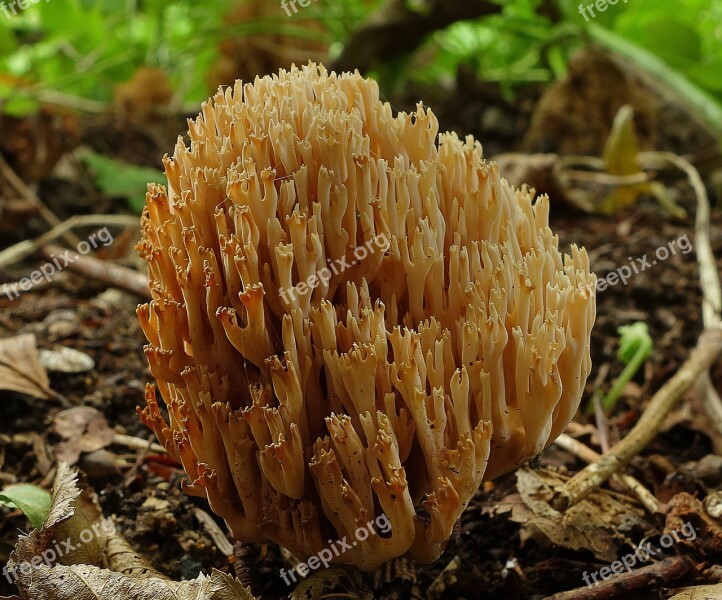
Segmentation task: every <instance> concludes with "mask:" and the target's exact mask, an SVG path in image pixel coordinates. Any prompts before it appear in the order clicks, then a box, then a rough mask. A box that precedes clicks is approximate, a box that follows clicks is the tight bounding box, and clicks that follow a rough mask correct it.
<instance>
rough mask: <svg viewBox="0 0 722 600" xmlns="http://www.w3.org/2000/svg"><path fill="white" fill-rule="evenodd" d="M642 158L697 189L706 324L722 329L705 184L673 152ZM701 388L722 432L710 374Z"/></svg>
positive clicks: (719, 401)
mask: <svg viewBox="0 0 722 600" xmlns="http://www.w3.org/2000/svg"><path fill="white" fill-rule="evenodd" d="M639 157H640V160H641V161H642V163H647V164H646V165H645V166H646V167H647V168H650V167H655V166H656V167H659V166H660V165H662V166H663V165H672V166H674V167H676V168H678V169H680V170H681V171H683V172H684V173H685V174H686V175H687V179H688V180H689V183H690V185H691V186H692V189H694V193H695V196H696V197H697V211H696V213H695V224H694V242H695V253H696V254H697V263H698V264H699V285H700V288H701V289H702V322H703V323H704V327H705V329H714V328H719V327H722V283H720V276H719V271H718V270H717V263H716V261H715V258H714V253H713V252H712V244H711V243H710V222H709V221H710V208H709V198H708V197H707V190H706V188H705V187H704V182H703V181H702V178H701V177H700V176H699V172H698V171H697V169H695V168H694V166H693V165H692V164H691V163H689V162H688V161H686V160H685V159H684V158H682V157H680V156H677V155H676V154H672V153H671V152H644V153H642V154H640V155H639ZM699 384H700V389H701V391H702V401H703V403H704V407H705V412H706V413H707V415H708V416H709V418H710V421H712V423H713V424H714V425H715V427H717V430H718V431H720V432H722V398H720V396H719V394H718V393H717V390H716V389H715V387H714V385H713V384H712V379H711V378H710V376H709V373H707V372H705V373H703V374H702V376H701V377H700V381H699Z"/></svg>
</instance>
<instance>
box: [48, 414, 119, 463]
mask: <svg viewBox="0 0 722 600" xmlns="http://www.w3.org/2000/svg"><path fill="white" fill-rule="evenodd" d="M53 431H55V433H57V434H58V435H59V436H60V437H61V438H62V441H61V442H60V443H58V444H57V446H55V456H56V458H57V459H58V460H60V461H63V462H67V463H70V464H74V463H75V462H77V460H78V458H79V457H80V453H81V452H95V451H96V450H100V449H101V448H105V447H106V446H108V445H109V444H111V443H112V442H113V438H114V437H115V431H113V429H112V428H111V427H110V426H109V425H108V422H107V421H106V420H105V417H104V416H103V413H102V412H100V411H99V410H97V409H95V408H92V407H90V406H76V407H73V408H69V409H67V410H64V411H61V412H59V413H58V414H57V415H56V416H55V419H54V420H53Z"/></svg>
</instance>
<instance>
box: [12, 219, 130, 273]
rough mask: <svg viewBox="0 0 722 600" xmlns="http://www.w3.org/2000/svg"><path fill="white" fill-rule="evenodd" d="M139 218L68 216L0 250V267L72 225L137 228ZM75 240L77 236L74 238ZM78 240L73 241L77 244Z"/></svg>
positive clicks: (53, 237)
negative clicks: (37, 234)
mask: <svg viewBox="0 0 722 600" xmlns="http://www.w3.org/2000/svg"><path fill="white" fill-rule="evenodd" d="M139 225H140V220H139V219H138V217H133V216H130V215H82V216H77V217H70V218H69V219H68V220H67V221H63V222H62V223H58V224H57V225H55V227H53V228H52V229H51V230H50V231H46V232H45V233H44V234H43V235H41V236H39V237H37V238H35V239H34V240H24V241H22V242H19V243H17V244H15V245H13V246H10V247H9V248H5V250H3V251H2V252H0V269H1V268H3V267H6V266H8V265H10V264H13V263H14V262H17V261H19V260H22V259H23V258H25V257H26V256H29V255H31V254H32V253H33V252H37V251H38V250H40V249H41V248H42V247H43V246H44V245H45V244H47V243H49V242H52V241H53V240H55V239H57V238H59V237H64V235H65V234H66V233H67V232H68V231H70V230H71V229H73V228H74V227H100V226H102V227H107V226H111V227H112V226H115V227H136V228H139ZM73 237H74V238H75V236H73ZM75 239H76V240H77V238H75ZM79 243H80V241H79V240H78V241H75V242H73V245H75V246H77V245H78V244H79Z"/></svg>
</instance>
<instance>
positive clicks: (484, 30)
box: [0, 0, 722, 114]
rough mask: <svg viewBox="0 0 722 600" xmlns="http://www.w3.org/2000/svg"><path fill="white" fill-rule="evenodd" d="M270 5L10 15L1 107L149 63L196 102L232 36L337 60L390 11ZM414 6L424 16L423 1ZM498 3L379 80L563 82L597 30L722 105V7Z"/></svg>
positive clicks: (141, 0)
mask: <svg viewBox="0 0 722 600" xmlns="http://www.w3.org/2000/svg"><path fill="white" fill-rule="evenodd" d="M267 1H268V2H269V3H275V4H277V5H278V11H277V12H274V11H272V10H271V12H270V16H266V17H265V18H263V19H256V20H253V21H250V22H246V23H243V24H239V25H229V24H226V21H227V17H228V14H229V12H230V11H231V10H232V8H233V7H234V6H238V5H239V4H238V2H230V1H224V0H49V1H47V2H46V1H41V2H38V3H37V4H33V5H31V6H30V7H28V8H27V9H26V10H24V11H20V10H18V11H17V14H15V15H12V14H11V16H10V17H6V16H5V15H4V14H3V13H0V101H1V102H2V103H3V111H4V112H5V113H10V114H22V113H27V112H32V111H34V110H35V109H36V108H37V103H38V100H39V99H42V98H43V94H47V93H48V92H52V93H54V94H56V95H57V94H63V95H67V96H69V97H72V98H82V99H86V100H94V101H102V102H104V101H108V100H110V99H111V98H112V90H113V86H114V85H115V84H116V83H118V82H121V81H126V80H128V79H129V78H130V77H131V76H132V75H133V73H134V71H135V70H136V69H137V68H138V67H139V66H141V65H150V66H155V67H160V68H162V69H163V70H165V71H166V72H167V73H168V75H169V77H170V79H171V82H172V84H173V86H174V89H175V91H176V96H177V100H178V101H179V102H180V103H184V104H186V103H197V102H199V101H200V100H202V99H204V98H205V97H207V96H208V95H209V93H210V91H211V90H209V86H208V78H207V74H208V72H209V69H210V68H211V67H212V65H213V64H214V62H215V61H216V60H217V58H218V52H219V44H220V42H221V41H222V40H224V39H227V38H228V37H229V36H231V35H235V36H243V35H249V34H254V33H283V34H287V35H289V36H291V37H293V36H297V37H304V38H309V37H312V38H320V39H325V41H327V42H328V44H329V45H330V55H331V56H334V55H337V54H338V53H339V52H340V51H341V49H342V48H343V44H344V40H346V39H347V37H348V36H349V34H350V32H351V31H353V30H354V29H355V28H357V27H359V26H360V25H361V24H362V23H363V22H364V21H365V20H366V19H367V18H368V16H369V14H370V13H371V11H372V10H373V9H374V8H377V7H378V6H379V5H381V4H382V3H383V2H382V0H378V1H376V2H374V1H369V0H315V1H314V2H313V3H312V4H311V6H310V7H309V8H306V9H301V10H300V11H299V12H298V13H297V14H295V15H291V17H288V16H287V15H286V13H285V12H284V11H283V9H282V8H281V3H280V0H267ZM406 2H407V4H408V5H409V6H410V7H413V9H414V10H422V9H423V4H424V2H423V0H406ZM497 2H499V3H500V4H501V5H502V9H503V10H502V14H499V15H493V16H489V17H486V18H483V19H480V20H478V21H474V22H470V21H466V22H458V23H455V24H453V25H452V26H450V27H448V28H447V29H445V30H443V31H439V32H437V33H436V34H433V35H431V36H430V37H429V40H428V42H427V43H426V44H425V45H424V46H423V47H422V48H420V49H419V50H418V51H417V52H416V54H415V56H413V57H404V58H401V59H395V60H392V61H389V64H386V65H382V66H381V67H379V69H377V71H376V75H377V76H378V77H379V79H380V80H381V81H382V84H383V85H387V86H391V85H392V84H393V85H403V84H404V83H405V82H408V81H410V80H411V81H418V82H421V83H427V84H431V85H433V84H436V83H438V82H439V81H441V80H444V79H449V78H453V77H454V76H455V74H456V72H457V70H458V68H459V66H460V65H466V66H467V67H469V68H471V69H473V70H474V71H475V72H476V73H477V74H478V75H479V76H480V77H482V78H483V79H485V80H487V81H497V82H499V83H500V84H502V86H503V88H504V89H505V90H507V92H511V91H512V90H513V87H514V85H516V84H519V83H528V82H545V81H550V80H553V79H554V78H557V77H560V76H562V75H563V73H564V71H565V66H566V62H567V59H568V57H569V56H570V54H571V53H572V52H573V51H574V50H575V49H577V48H579V47H580V46H582V45H583V44H585V43H588V41H589V39H590V38H589V31H590V29H591V28H593V27H601V28H604V29H605V30H607V31H609V32H611V33H613V34H614V35H615V36H618V37H619V38H620V39H623V40H626V41H627V42H630V43H631V44H634V45H636V46H637V47H639V48H641V49H646V50H648V51H649V52H651V53H652V54H653V55H655V56H656V57H658V58H659V59H661V61H662V62H663V63H664V64H665V65H666V66H667V67H669V68H670V69H672V70H674V71H675V72H676V73H677V74H679V75H681V76H682V77H684V78H685V79H686V80H687V81H688V82H689V83H691V84H693V86H695V87H696V88H697V89H699V90H700V91H702V92H706V93H707V94H709V95H710V96H712V97H713V98H714V100H715V101H716V102H717V103H718V104H719V103H722V77H720V74H722V43H720V42H722V0H676V1H675V2H674V3H670V2H652V1H651V0H628V1H627V3H624V0H619V2H618V3H617V4H615V5H609V6H608V7H607V10H605V11H604V12H602V13H599V12H597V13H596V16H595V18H594V19H591V20H590V21H589V22H587V21H586V20H585V18H584V17H583V16H582V14H580V11H579V5H580V1H579V0H497ZM583 2H584V4H585V5H586V4H590V3H591V0H583ZM6 3H7V0H6ZM420 6H421V7H420ZM308 20H316V22H317V23H320V24H321V30H322V31H321V32H319V31H317V30H309V29H307V28H306V27H305V23H307V22H308ZM597 41H599V40H597ZM392 82H393V83H392ZM387 91H388V90H387Z"/></svg>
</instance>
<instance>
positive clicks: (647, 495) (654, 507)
mask: <svg viewBox="0 0 722 600" xmlns="http://www.w3.org/2000/svg"><path fill="white" fill-rule="evenodd" d="M554 443H555V444H556V445H557V446H559V447H560V448H563V449H564V450H566V451H567V452H571V453H572V454H573V455H574V456H576V457H577V458H581V459H582V460H583V461H585V462H588V463H595V462H597V461H598V460H599V459H600V458H601V454H598V453H597V452H595V451H594V450H592V449H591V448H589V447H588V446H585V445H584V444H582V443H581V442H580V441H579V440H575V439H574V438H573V437H571V436H569V435H567V434H566V433H562V434H561V435H560V436H559V437H558V438H557V439H556V440H554ZM612 479H614V480H616V481H617V482H618V483H620V484H621V485H622V486H624V487H626V488H627V489H629V490H630V491H631V492H632V493H633V494H634V495H635V496H636V497H637V499H638V500H639V501H640V502H641V503H642V504H643V505H644V507H645V508H646V509H647V510H648V511H649V512H650V513H652V514H655V513H661V512H662V507H661V505H660V503H659V501H658V500H657V499H656V498H655V497H654V495H653V494H652V493H651V492H650V491H649V490H648V489H647V488H646V487H644V485H642V483H641V482H639V481H637V480H636V479H635V478H634V477H632V476H631V475H627V474H626V473H615V474H614V475H612Z"/></svg>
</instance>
